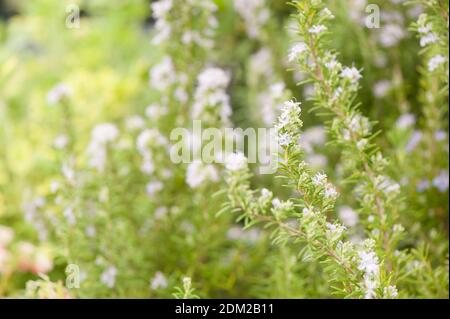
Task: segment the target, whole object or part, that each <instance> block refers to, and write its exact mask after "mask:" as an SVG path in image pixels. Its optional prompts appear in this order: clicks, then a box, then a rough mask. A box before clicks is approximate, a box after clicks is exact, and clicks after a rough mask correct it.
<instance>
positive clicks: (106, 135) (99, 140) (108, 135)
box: [87, 123, 119, 172]
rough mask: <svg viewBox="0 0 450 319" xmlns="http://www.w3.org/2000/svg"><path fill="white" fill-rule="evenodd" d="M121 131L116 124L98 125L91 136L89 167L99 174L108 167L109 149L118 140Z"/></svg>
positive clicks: (88, 152) (88, 149)
mask: <svg viewBox="0 0 450 319" xmlns="http://www.w3.org/2000/svg"><path fill="white" fill-rule="evenodd" d="M118 136H119V130H118V129H117V127H116V126H115V125H114V124H111V123H103V124H99V125H97V126H96V127H95V128H94V129H93V130H92V134H91V142H90V143H89V146H88V148H87V154H88V157H89V165H90V166H91V167H93V168H95V169H97V171H99V172H103V171H104V169H105V165H106V160H107V155H108V148H109V147H112V146H113V142H114V141H115V140H116V139H117V138H118Z"/></svg>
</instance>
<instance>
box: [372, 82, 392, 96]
mask: <svg viewBox="0 0 450 319" xmlns="http://www.w3.org/2000/svg"><path fill="white" fill-rule="evenodd" d="M391 89H392V82H391V81H389V80H381V81H378V82H376V83H375V85H374V86H373V94H374V95H375V97H377V98H382V97H385V96H386V94H387V93H388V92H389V91H390V90H391Z"/></svg>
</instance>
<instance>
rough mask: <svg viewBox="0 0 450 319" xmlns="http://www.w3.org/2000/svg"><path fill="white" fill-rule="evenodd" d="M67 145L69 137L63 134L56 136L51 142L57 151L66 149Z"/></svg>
mask: <svg viewBox="0 0 450 319" xmlns="http://www.w3.org/2000/svg"><path fill="white" fill-rule="evenodd" d="M67 144H69V137H68V136H67V135H65V134H61V135H58V136H57V137H56V138H55V140H54V141H53V146H54V147H55V148H56V149H58V150H62V149H64V148H66V146H67Z"/></svg>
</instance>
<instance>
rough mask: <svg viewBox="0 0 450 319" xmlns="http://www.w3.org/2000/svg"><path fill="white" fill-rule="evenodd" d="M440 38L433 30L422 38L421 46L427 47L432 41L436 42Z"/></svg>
mask: <svg viewBox="0 0 450 319" xmlns="http://www.w3.org/2000/svg"><path fill="white" fill-rule="evenodd" d="M438 40H439V38H438V36H437V35H436V34H434V33H433V32H430V33H427V34H425V35H424V36H422V37H421V38H420V46H421V47H425V46H427V45H428V44H430V43H435V42H437V41H438Z"/></svg>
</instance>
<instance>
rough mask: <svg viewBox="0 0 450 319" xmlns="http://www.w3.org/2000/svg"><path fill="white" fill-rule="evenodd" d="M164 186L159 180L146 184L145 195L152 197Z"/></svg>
mask: <svg viewBox="0 0 450 319" xmlns="http://www.w3.org/2000/svg"><path fill="white" fill-rule="evenodd" d="M163 188H164V184H163V183H162V182H160V181H153V182H150V183H148V184H147V186H146V189H147V195H148V196H149V197H154V196H155V195H156V194H157V193H158V192H160V191H161V190H162V189H163Z"/></svg>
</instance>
